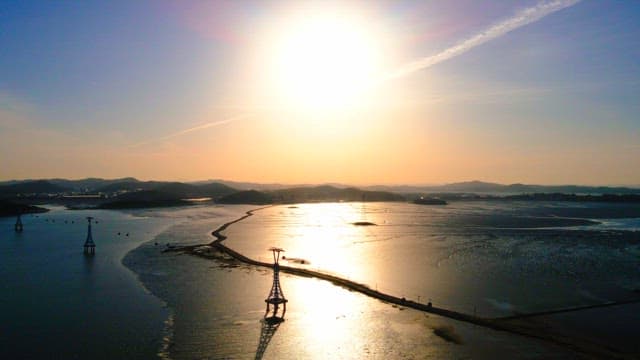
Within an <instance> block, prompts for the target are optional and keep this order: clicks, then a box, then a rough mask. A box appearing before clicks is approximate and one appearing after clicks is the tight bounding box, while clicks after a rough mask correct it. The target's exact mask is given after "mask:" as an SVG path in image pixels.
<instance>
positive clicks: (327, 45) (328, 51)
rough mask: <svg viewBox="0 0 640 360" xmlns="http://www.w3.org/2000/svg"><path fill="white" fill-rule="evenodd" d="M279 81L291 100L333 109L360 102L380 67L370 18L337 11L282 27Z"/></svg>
mask: <svg viewBox="0 0 640 360" xmlns="http://www.w3.org/2000/svg"><path fill="white" fill-rule="evenodd" d="M278 37H279V39H278V41H276V44H277V45H276V46H277V48H276V49H274V51H273V52H272V54H273V55H274V56H275V58H274V65H275V69H274V70H275V71H274V74H273V75H274V76H275V78H274V81H275V84H276V88H277V89H278V92H279V95H280V96H281V97H282V98H283V100H284V101H285V102H287V103H288V104H289V105H294V106H297V107H305V108H313V109H318V108H321V109H327V108H337V107H343V106H349V105H356V104H358V103H359V102H360V101H362V100H363V97H364V94H365V93H366V91H367V90H368V88H369V87H370V86H371V84H372V83H373V79H374V76H375V72H376V71H377V70H378V68H379V55H378V51H377V49H376V44H375V41H374V36H373V34H371V33H368V32H367V26H366V24H365V23H364V22H362V21H358V20H357V19H350V18H348V17H346V16H337V15H332V14H326V15H317V16H314V17H306V18H303V19H299V20H297V21H295V22H293V24H289V25H287V26H285V27H283V28H282V29H281V33H280V34H279V36H278Z"/></svg>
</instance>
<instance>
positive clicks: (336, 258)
mask: <svg viewBox="0 0 640 360" xmlns="http://www.w3.org/2000/svg"><path fill="white" fill-rule="evenodd" d="M289 210H291V211H292V215H291V218H292V220H293V221H291V222H290V223H287V236H286V237H285V236H283V237H281V238H280V239H279V240H280V241H281V242H282V243H281V244H280V245H279V246H282V247H284V248H285V249H286V250H287V255H286V257H287V259H285V261H286V262H285V263H284V264H286V265H294V266H298V265H305V264H307V265H308V267H310V268H314V269H318V270H321V271H324V272H332V273H339V274H341V275H342V276H345V277H348V278H351V279H359V278H360V279H361V278H364V276H362V275H365V274H368V275H369V276H372V275H373V276H375V274H372V272H374V273H375V272H376V269H373V268H371V266H369V264H368V262H367V261H366V258H362V257H355V256H353V252H352V251H351V250H350V249H349V248H351V247H353V246H354V244H356V243H357V242H358V241H361V240H362V239H364V238H366V237H367V235H368V233H369V232H370V231H371V230H370V229H369V227H368V226H357V225H354V223H356V222H361V221H371V220H368V219H367V214H366V212H365V209H364V205H362V204H356V203H353V204H342V203H327V204H307V205H299V207H298V208H295V209H289Z"/></svg>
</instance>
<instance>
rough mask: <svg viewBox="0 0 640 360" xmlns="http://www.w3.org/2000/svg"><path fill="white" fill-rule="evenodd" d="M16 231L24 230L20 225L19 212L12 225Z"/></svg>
mask: <svg viewBox="0 0 640 360" xmlns="http://www.w3.org/2000/svg"><path fill="white" fill-rule="evenodd" d="M14 229H15V230H16V232H22V230H24V226H23V225H22V217H21V214H18V218H17V219H16V225H15V226H14Z"/></svg>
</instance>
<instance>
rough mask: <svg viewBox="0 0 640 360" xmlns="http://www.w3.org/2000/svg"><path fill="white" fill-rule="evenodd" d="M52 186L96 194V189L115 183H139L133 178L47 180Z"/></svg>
mask: <svg viewBox="0 0 640 360" xmlns="http://www.w3.org/2000/svg"><path fill="white" fill-rule="evenodd" d="M47 181H49V182H51V183H52V184H56V185H59V186H62V187H65V188H68V189H71V190H73V191H76V192H95V191H96V189H98V188H101V187H105V186H108V185H111V184H115V183H121V182H139V181H138V180H137V179H135V178H132V177H126V178H121V179H100V178H86V179H79V180H67V179H50V180H47Z"/></svg>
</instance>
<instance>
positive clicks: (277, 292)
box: [264, 247, 289, 323]
mask: <svg viewBox="0 0 640 360" xmlns="http://www.w3.org/2000/svg"><path fill="white" fill-rule="evenodd" d="M269 251H271V252H272V253H273V285H271V291H270V292H269V296H268V297H267V298H266V299H265V300H264V302H266V303H267V311H266V312H265V314H264V319H265V320H266V321H267V322H270V323H281V322H283V321H284V314H285V313H286V312H287V302H288V301H289V300H287V299H285V297H284V293H283V292H282V288H281V287H280V264H279V261H280V253H281V252H284V250H283V249H281V248H277V247H272V248H270V249H269ZM280 305H282V313H281V314H280V313H279V310H280Z"/></svg>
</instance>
